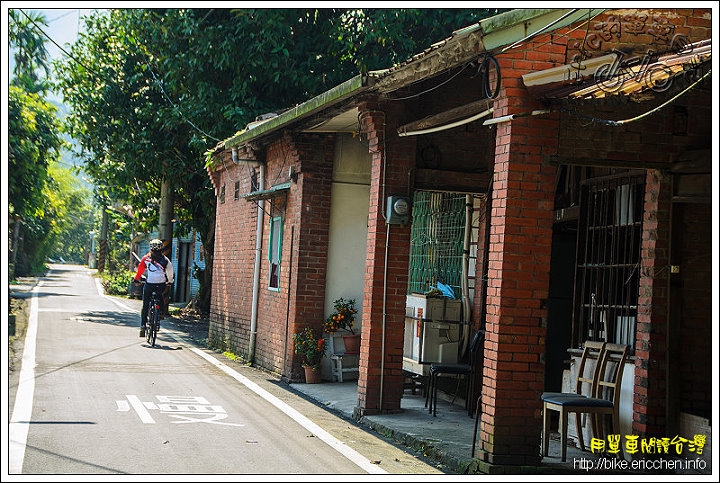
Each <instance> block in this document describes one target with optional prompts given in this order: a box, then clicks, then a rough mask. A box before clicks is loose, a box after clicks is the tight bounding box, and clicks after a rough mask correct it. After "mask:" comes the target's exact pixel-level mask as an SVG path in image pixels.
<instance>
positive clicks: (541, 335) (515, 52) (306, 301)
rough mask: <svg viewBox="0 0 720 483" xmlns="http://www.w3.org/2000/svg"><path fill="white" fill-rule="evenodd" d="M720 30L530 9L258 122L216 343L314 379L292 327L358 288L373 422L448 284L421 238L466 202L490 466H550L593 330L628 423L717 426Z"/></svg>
mask: <svg viewBox="0 0 720 483" xmlns="http://www.w3.org/2000/svg"><path fill="white" fill-rule="evenodd" d="M711 33H712V32H711V11H710V9H622V10H601V9H590V10H588V9H580V10H574V9H546V10H543V9H533V10H513V11H510V12H506V13H504V14H501V15H498V16H496V17H493V18H490V19H487V20H484V21H482V22H480V23H479V24H476V25H472V26H469V27H467V28H465V29H462V30H459V31H456V32H454V33H453V35H452V36H451V37H449V38H448V39H446V40H444V41H442V42H439V43H437V44H435V45H433V46H432V47H430V48H429V49H428V50H426V51H425V52H423V53H422V54H419V55H417V56H415V57H413V58H411V59H409V60H408V61H407V62H405V63H403V64H402V65H398V66H395V67H393V68H391V69H388V70H386V71H382V72H374V73H370V74H368V75H359V76H357V77H355V78H353V79H350V80H348V81H347V82H345V83H344V84H341V85H339V86H336V87H335V88H333V89H331V90H329V91H327V92H326V93H324V94H323V95H321V96H318V97H317V98H315V99H312V100H310V101H308V102H305V103H303V104H300V105H298V106H296V107H294V108H292V109H289V110H287V111H284V112H281V113H279V114H277V115H272V116H269V117H268V118H267V119H263V120H260V121H258V122H256V123H253V124H251V125H249V126H248V127H247V128H246V129H244V130H243V131H241V132H239V133H237V134H236V135H235V136H233V137H231V138H230V139H227V140H226V141H225V142H223V143H221V144H220V145H218V147H217V148H216V149H215V150H214V151H213V152H212V153H211V155H210V157H209V160H210V162H209V165H208V166H209V167H208V173H209V176H210V177H211V178H212V181H213V185H214V187H215V190H216V193H217V196H218V204H217V222H216V234H215V240H216V245H215V259H214V272H213V299H212V303H211V328H210V340H211V342H214V343H215V344H216V345H218V346H221V347H225V348H227V349H229V350H231V351H233V352H235V353H237V354H241V355H243V356H245V357H246V358H247V359H249V360H251V361H252V362H253V363H254V364H255V365H257V366H260V367H263V368H266V369H268V370H270V371H273V372H276V373H279V374H281V375H282V376H283V377H284V378H286V379H287V380H290V381H300V380H302V378H303V375H302V371H301V367H300V360H299V359H298V356H297V355H295V354H294V353H293V344H292V334H294V333H296V332H298V331H299V330H300V329H301V328H303V327H305V326H310V327H313V328H315V329H317V330H318V332H320V331H321V325H322V321H323V320H324V319H325V318H326V316H327V315H328V312H329V309H330V308H331V307H332V302H333V300H335V299H337V298H338V297H345V298H355V299H357V301H358V304H359V309H360V310H359V314H358V316H359V317H358V326H359V329H360V331H361V334H362V344H361V349H360V354H359V357H358V360H359V362H358V369H359V370H358V373H359V374H358V404H357V414H358V415H363V414H372V413H378V412H388V413H392V412H396V411H399V410H400V402H401V398H402V397H403V383H404V379H405V375H406V373H404V359H405V356H406V352H407V347H406V345H405V344H406V337H407V335H406V323H407V317H406V315H407V296H408V294H410V293H411V292H413V288H412V287H414V286H415V285H413V284H414V283H420V284H421V285H422V284H425V285H424V287H425V288H427V287H428V286H429V285H432V284H434V283H436V282H443V283H445V280H440V278H439V276H438V275H437V273H436V274H435V275H433V276H431V277H427V276H424V275H417V273H418V271H421V270H423V269H425V268H426V267H425V266H424V265H423V263H424V262H423V261H421V260H420V257H419V256H416V255H415V253H416V251H415V250H416V249H415V248H414V246H415V245H414V243H415V242H416V238H417V237H416V235H415V232H414V231H413V230H414V228H415V227H417V226H418V225H419V224H420V218H419V217H420V216H426V218H423V219H422V220H425V221H426V220H429V219H431V218H432V217H433V216H438V213H440V212H439V211H434V212H430V213H424V214H421V213H420V212H421V211H422V210H424V209H425V208H421V206H425V205H422V203H424V202H425V201H428V200H430V202H431V203H430V204H432V203H434V202H435V201H433V200H436V201H437V200H440V201H438V203H445V202H446V201H447V202H448V203H449V202H450V201H449V200H450V198H451V196H450V195H454V196H455V198H458V199H460V204H459V205H453V206H460V208H459V209H457V208H456V209H455V212H456V213H449V214H444V215H442V216H445V217H448V219H449V218H450V217H452V216H455V215H458V218H459V219H460V220H461V222H460V224H461V225H462V224H463V222H462V220H463V219H465V220H466V221H465V222H464V228H465V230H466V231H465V233H466V236H467V244H466V245H464V246H463V244H462V240H459V241H458V239H461V238H462V237H463V236H464V235H462V234H460V235H455V239H454V240H451V242H453V243H454V246H458V245H459V246H460V250H459V252H460V255H459V257H460V258H458V260H460V261H459V262H458V265H457V266H455V268H453V269H451V270H454V271H455V272H461V277H460V278H461V280H460V281H458V282H456V283H454V285H453V284H451V285H453V286H454V287H455V289H456V293H457V294H459V299H461V300H462V303H463V305H464V307H465V308H464V309H463V311H462V312H463V320H462V322H463V325H462V327H463V329H462V331H463V332H461V335H460V337H461V340H460V345H461V346H462V344H463V340H465V341H466V340H467V336H468V334H471V333H472V332H473V331H474V330H475V329H478V328H482V329H484V330H485V331H486V337H485V342H484V348H483V355H484V357H483V358H482V359H481V360H480V362H479V363H478V365H479V367H477V368H476V374H477V376H476V380H477V382H478V383H477V384H475V386H474V387H475V394H473V395H472V396H471V397H470V401H472V402H473V403H474V401H475V400H476V397H477V396H479V395H480V394H482V398H481V401H482V402H481V404H482V408H481V409H482V423H481V426H480V434H479V445H478V452H477V455H476V456H477V457H478V458H479V459H480V460H482V461H484V462H486V463H488V464H492V465H512V466H514V465H533V464H537V463H539V461H540V451H539V448H540V433H541V429H542V416H541V412H542V404H541V401H540V394H541V393H542V392H543V391H544V390H560V389H561V388H562V387H563V377H565V378H567V374H568V366H567V364H566V363H565V360H567V359H568V358H569V355H570V356H572V355H574V354H576V350H577V349H578V348H579V347H580V346H581V344H582V343H583V341H585V340H588V339H594V340H607V341H610V342H619V343H625V344H629V345H630V346H631V349H632V357H631V362H630V370H626V376H627V374H629V376H627V377H628V379H627V381H629V382H628V383H624V385H625V388H624V391H627V397H626V401H627V402H626V403H625V404H624V405H623V404H622V403H621V412H622V413H623V415H624V420H625V422H624V423H623V424H622V425H621V426H623V428H624V431H623V433H624V434H629V433H632V434H635V435H641V436H655V437H666V436H670V437H672V435H674V434H678V433H682V432H683V431H684V428H683V427H682V425H683V424H684V423H683V421H686V420H687V418H691V419H693V421H694V424H695V423H697V422H698V421H699V424H700V425H701V426H702V424H704V423H703V422H704V421H709V419H710V417H711V412H712V408H713V406H714V405H715V404H716V403H715V401H713V394H712V386H713V381H714V378H713V375H712V374H711V370H710V368H711V367H712V351H713V343H714V340H715V338H714V337H713V336H712V335H713V334H712V330H713V329H712V324H711V317H712V297H711V285H712V267H713V266H712V263H713V262H715V261H714V260H713V259H712V256H711V246H712V231H711V229H712V220H711V214H712V206H711V201H712V169H711V153H712V137H711V132H712V123H713V121H714V119H713V112H712V102H711V77H710V75H709V73H710V62H711V57H710V40H711ZM398 198H403V199H408V200H410V202H411V216H410V219H409V220H408V221H407V222H403V220H400V221H399V222H398V220H397V219H394V218H393V217H394V216H395V214H394V213H393V212H392V210H391V209H389V208H388V203H389V202H392V201H394V200H396V199H398ZM463 217H466V218H463ZM425 221H423V223H424V222H425ZM438 226H439V225H438ZM438 239H439V238H438ZM437 241H438V240H437V239H436V240H434V241H433V242H437ZM419 250H421V251H422V249H419ZM460 266H462V267H463V268H462V270H461V268H459V267H460ZM454 275H455V274H451V275H448V277H450V278H452V277H453V276H454ZM331 338H332V337H331ZM333 339H334V338H333ZM339 343H340V342H339V341H335V340H333V342H332V346H333V350H336V349H338V350H340V351H342V347H341V346H337V347H336V344H339ZM328 370H329V366H325V367H324V368H323V371H324V372H325V374H324V375H325V378H326V379H329V377H328V373H327V371H328ZM563 375H564V376H563ZM468 424H472V420H469V422H468ZM707 429H708V432H709V423H708V427H707Z"/></svg>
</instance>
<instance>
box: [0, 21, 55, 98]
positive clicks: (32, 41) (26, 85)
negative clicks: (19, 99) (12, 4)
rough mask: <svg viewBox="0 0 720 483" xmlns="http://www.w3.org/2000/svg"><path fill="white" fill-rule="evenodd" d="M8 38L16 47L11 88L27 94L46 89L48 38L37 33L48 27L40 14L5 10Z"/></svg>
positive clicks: (48, 69) (48, 64)
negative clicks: (7, 20) (13, 87)
mask: <svg viewBox="0 0 720 483" xmlns="http://www.w3.org/2000/svg"><path fill="white" fill-rule="evenodd" d="M8 19H9V25H8V37H9V40H10V44H11V45H12V46H13V47H14V48H15V54H14V60H15V68H14V74H15V75H14V77H13V79H12V80H11V81H10V84H11V85H14V86H17V87H20V88H22V89H23V90H25V91H26V92H30V93H35V94H37V93H42V92H44V91H46V90H47V88H48V87H49V85H48V83H47V82H45V78H47V77H48V76H49V74H50V63H49V59H48V52H47V49H46V48H45V42H46V41H47V39H46V38H45V37H44V36H43V35H42V33H41V32H39V31H38V29H40V28H41V27H43V26H45V27H46V26H47V20H46V18H45V16H44V15H43V14H41V13H38V12H34V11H29V12H26V11H24V10H19V9H10V10H9V11H8Z"/></svg>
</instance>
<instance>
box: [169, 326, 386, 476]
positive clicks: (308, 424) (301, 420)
mask: <svg viewBox="0 0 720 483" xmlns="http://www.w3.org/2000/svg"><path fill="white" fill-rule="evenodd" d="M171 335H172V336H173V338H175V335H173V334H171ZM176 339H177V338H176ZM190 350H192V351H193V352H195V353H196V354H198V355H199V356H200V357H202V358H203V359H205V360H207V361H208V362H210V363H211V364H213V365H214V366H215V367H217V368H218V369H220V370H222V371H223V372H225V373H226V374H228V375H229V376H230V377H232V378H233V379H235V380H236V381H238V382H240V383H241V384H244V385H245V386H246V387H247V388H248V389H250V390H251V391H253V392H254V393H255V394H257V395H258V396H260V397H262V398H263V399H265V400H266V401H268V402H269V403H270V404H272V405H273V406H275V407H276V408H278V409H279V410H280V411H282V412H284V413H285V414H287V415H288V416H290V417H291V418H292V419H293V420H295V421H296V422H297V423H298V424H300V426H302V427H303V428H305V429H307V430H308V431H310V432H311V433H312V434H314V435H315V436H316V437H318V438H320V439H321V440H322V441H324V442H325V443H326V444H327V445H328V446H330V447H331V448H333V449H334V450H335V451H337V452H338V453H340V454H342V455H343V456H345V457H346V458H347V459H349V460H350V461H352V462H353V463H355V464H356V465H358V466H359V467H360V468H362V469H363V470H365V471H367V472H368V473H370V474H378V475H379V474H387V471H385V470H383V469H382V468H380V467H378V466H377V465H375V464H373V463H371V462H370V460H368V459H367V458H366V457H365V456H363V455H361V454H360V453H358V452H357V451H355V450H354V449H352V448H350V447H349V446H348V445H347V444H345V443H343V442H342V441H340V440H338V439H337V438H335V437H334V436H333V435H331V434H330V433H328V432H327V431H325V430H324V429H323V428H321V427H320V426H318V425H317V424H315V423H313V422H312V421H311V420H310V419H308V418H307V417H306V416H304V415H303V414H301V413H300V412H299V411H297V410H296V409H293V408H292V407H290V406H289V405H287V404H286V403H284V402H283V401H281V400H280V399H278V398H277V397H276V396H273V395H272V394H270V393H269V392H267V391H266V390H265V389H263V388H262V387H260V386H258V385H257V384H256V383H254V382H252V381H251V380H250V379H248V378H247V377H245V376H243V375H242V374H240V373H239V372H237V371H236V370H234V369H233V368H231V367H229V366H227V365H226V364H224V363H222V362H220V361H218V360H217V359H215V358H214V357H212V356H210V355H208V354H206V353H205V352H203V351H202V350H200V349H198V348H196V347H190Z"/></svg>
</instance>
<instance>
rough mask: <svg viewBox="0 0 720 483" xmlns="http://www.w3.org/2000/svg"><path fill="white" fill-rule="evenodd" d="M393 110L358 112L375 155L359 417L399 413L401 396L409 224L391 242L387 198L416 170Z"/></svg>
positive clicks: (394, 228) (410, 142)
mask: <svg viewBox="0 0 720 483" xmlns="http://www.w3.org/2000/svg"><path fill="white" fill-rule="evenodd" d="M389 110H390V107H385V106H378V105H376V104H374V103H366V104H364V105H362V106H361V107H360V126H361V131H362V132H361V134H360V135H361V136H364V137H365V139H366V140H367V143H368V150H369V152H370V153H371V154H372V169H371V185H370V210H369V215H368V239H367V265H366V272H365V288H364V293H365V295H364V300H363V312H362V313H363V321H362V344H361V347H360V363H359V364H360V367H359V369H360V370H359V379H358V407H357V408H356V413H359V415H365V414H377V413H380V412H397V411H399V410H400V399H401V398H402V394H403V375H402V358H403V355H402V350H403V338H404V330H405V295H406V293H407V273H408V263H409V260H408V252H407V247H408V245H409V244H410V225H409V224H408V225H405V226H401V225H391V226H390V227H389V237H388V236H387V234H388V227H387V225H386V224H385V211H384V210H385V199H386V198H387V196H388V195H397V194H402V195H405V194H407V192H408V171H409V169H410V167H412V166H414V165H415V140H414V139H412V138H411V139H407V138H406V139H402V138H398V137H397V135H396V134H395V133H396V132H397V127H396V126H395V124H394V121H393V119H396V118H397V116H393V115H392V113H390V112H389ZM386 140H387V141H388V142H387V144H386ZM386 240H388V241H389V245H388V246H387V252H388V255H387V274H386V273H385V267H386V263H385V252H386ZM386 275H387V276H386ZM381 392H382V394H381ZM381 400H382V403H381Z"/></svg>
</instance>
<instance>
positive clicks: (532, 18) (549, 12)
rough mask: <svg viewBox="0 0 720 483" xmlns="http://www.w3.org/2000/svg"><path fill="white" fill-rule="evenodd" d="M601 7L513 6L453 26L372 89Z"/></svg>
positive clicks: (441, 68)
mask: <svg viewBox="0 0 720 483" xmlns="http://www.w3.org/2000/svg"><path fill="white" fill-rule="evenodd" d="M603 11H604V9H588V8H583V9H570V8H552V9H548V8H545V9H534V8H528V9H523V8H520V9H514V10H510V11H508V12H504V13H501V14H499V15H495V16H493V17H490V18H486V19H484V20H481V21H480V22H478V23H477V24H473V25H471V26H469V27H465V28H463V29H460V30H456V31H455V32H453V33H452V36H451V37H449V38H447V39H445V40H442V41H440V42H437V43H436V44H433V45H432V46H430V48H428V49H426V50H425V51H424V52H422V53H420V54H418V55H415V56H414V57H412V58H410V59H408V60H407V61H406V62H404V63H402V64H399V65H397V66H394V67H393V68H391V69H388V70H387V71H384V72H382V73H381V74H379V75H378V79H377V81H376V83H375V89H376V90H377V91H379V92H383V93H384V92H391V91H394V90H397V89H401V88H403V87H406V86H409V85H411V84H413V83H415V82H419V81H423V80H425V79H428V78H431V77H433V76H436V75H439V74H442V73H444V72H447V71H448V70H450V69H452V68H454V67H456V66H458V65H462V64H464V63H466V62H470V61H472V60H475V59H477V58H478V56H479V55H481V54H483V53H484V52H493V53H497V51H498V50H500V49H502V48H504V47H507V46H510V45H513V44H516V43H519V42H521V41H522V40H524V39H526V38H528V37H531V36H533V35H538V34H541V33H544V32H550V31H553V30H556V29H559V28H562V27H566V26H568V25H571V24H573V23H575V22H578V21H581V20H587V19H591V18H593V17H595V16H597V15H599V14H600V13H602V12H603Z"/></svg>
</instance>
